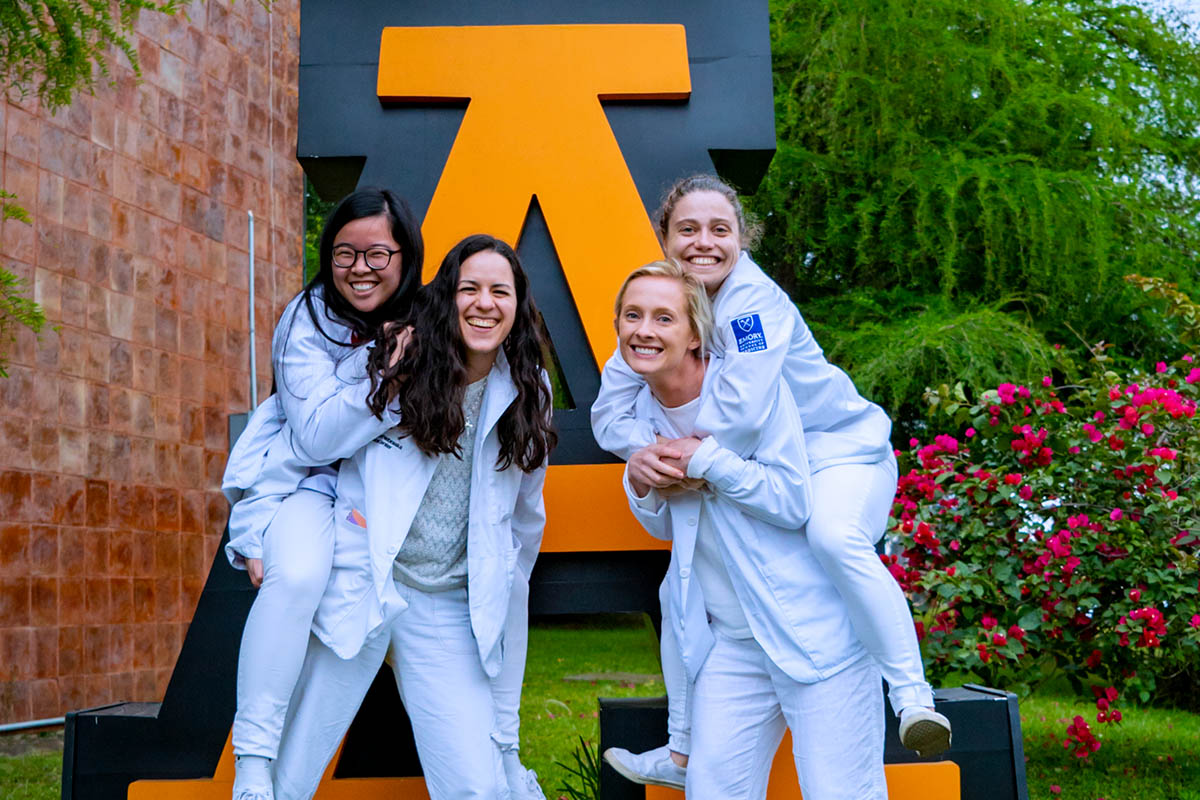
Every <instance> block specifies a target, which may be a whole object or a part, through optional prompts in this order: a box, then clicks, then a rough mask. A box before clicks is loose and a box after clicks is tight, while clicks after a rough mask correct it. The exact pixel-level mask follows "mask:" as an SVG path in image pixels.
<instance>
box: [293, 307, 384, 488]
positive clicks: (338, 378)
mask: <svg viewBox="0 0 1200 800" xmlns="http://www.w3.org/2000/svg"><path fill="white" fill-rule="evenodd" d="M314 303H317V313H318V314H320V313H322V306H321V304H320V303H319V301H318V300H314ZM328 324H329V326H330V327H332V323H328ZM272 350H273V352H274V354H275V373H276V384H277V389H278V394H279V400H280V403H281V404H282V405H283V410H284V414H285V415H286V417H287V420H288V423H289V424H290V425H291V428H292V431H293V433H294V435H295V439H296V443H297V444H298V445H299V448H300V449H302V450H303V451H305V452H306V453H307V454H308V455H309V456H311V457H312V458H313V459H316V460H317V461H318V463H320V464H329V463H332V462H334V461H337V460H338V459H339V458H347V457H349V456H351V455H353V454H354V453H355V452H356V451H357V450H358V449H359V448H360V447H362V446H363V445H365V444H366V443H367V442H369V441H371V440H372V439H374V438H375V437H376V436H378V435H379V434H381V433H383V432H385V431H387V430H388V429H389V428H392V427H394V426H395V425H396V424H398V423H399V421H400V419H399V415H398V414H397V413H396V412H395V411H393V410H387V411H385V412H384V414H383V419H378V418H376V417H375V415H374V414H372V413H371V411H370V409H368V408H367V395H369V394H370V391H371V382H370V381H369V380H367V377H366V374H367V355H368V348H367V347H365V346H361V347H357V348H355V349H353V350H352V351H350V352H349V354H348V355H347V354H345V353H344V352H343V353H342V354H339V353H337V352H336V351H335V349H334V348H333V347H332V345H331V343H330V342H328V340H326V339H325V336H324V335H323V334H322V333H321V331H320V330H318V329H317V326H316V325H315V324H314V323H313V321H312V318H311V317H310V316H309V313H308V308H307V307H306V306H305V304H304V302H303V300H297V301H294V302H293V304H292V305H291V306H289V307H288V310H287V311H286V312H285V313H284V317H283V319H281V320H280V322H279V325H278V326H277V327H276V329H275V342H274V346H273V348H272Z"/></svg>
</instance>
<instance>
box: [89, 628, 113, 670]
mask: <svg viewBox="0 0 1200 800" xmlns="http://www.w3.org/2000/svg"><path fill="white" fill-rule="evenodd" d="M108 630H109V627H108V626H107V625H86V626H84V628H83V667H84V671H85V672H92V671H101V670H103V671H107V667H108V660H109V635H108Z"/></svg>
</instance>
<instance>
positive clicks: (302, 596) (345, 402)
mask: <svg viewBox="0 0 1200 800" xmlns="http://www.w3.org/2000/svg"><path fill="white" fill-rule="evenodd" d="M423 258H424V245H423V243H422V239H421V231H420V226H419V225H418V222H417V219H416V217H415V216H414V215H413V213H412V211H411V210H409V207H408V205H407V204H406V203H405V202H404V201H403V200H402V199H400V198H399V197H397V196H396V195H395V194H394V193H393V192H391V191H389V190H387V189H380V188H374V187H371V188H364V189H360V190H359V191H356V192H354V193H353V194H350V195H348V196H346V197H345V198H344V199H343V200H342V201H341V202H340V203H339V204H338V205H337V207H336V208H334V210H333V212H332V213H331V214H330V216H329V219H328V220H327V222H326V223H325V228H324V231H323V233H322V235H321V242H320V269H319V271H318V273H317V275H316V276H315V277H314V278H313V279H312V280H311V281H310V282H309V283H308V284H307V285H306V286H305V287H304V288H303V290H301V292H300V293H299V294H298V295H297V296H296V297H295V298H294V299H293V300H292V301H291V302H290V303H289V304H288V306H287V308H286V309H285V310H284V312H283V315H282V317H281V319H280V321H279V324H278V325H277V326H276V329H275V335H274V340H273V342H272V366H273V369H274V376H275V385H276V388H277V390H278V391H277V392H276V393H275V394H273V395H272V396H271V397H270V398H268V399H267V400H266V401H265V402H264V403H263V404H262V405H261V406H260V407H259V408H258V409H257V410H256V411H255V414H254V415H253V417H252V419H251V423H250V425H249V426H248V428H247V431H246V432H245V433H244V434H243V435H242V437H241V438H239V441H238V445H237V446H235V448H234V450H233V452H232V453H230V457H229V463H228V466H227V468H226V475H225V481H224V483H225V485H226V487H227V488H229V489H232V490H234V495H235V497H236V496H241V497H242V498H243V499H241V500H240V501H239V502H238V503H236V504H235V506H234V509H233V511H232V513H231V514H230V520H229V532H230V542H229V545H228V546H227V550H226V552H227V555H228V556H229V558H230V560H231V561H232V562H233V563H234V565H235V566H237V567H241V568H245V569H246V570H247V571H248V572H249V574H250V580H251V582H252V583H254V585H255V586H260V588H259V592H258V595H257V597H256V598H255V600H254V605H253V606H252V608H251V610H250V615H249V617H248V618H247V620H246V627H245V630H244V633H243V635H242V645H241V652H240V654H239V660H238V686H237V690H238V691H237V698H238V704H237V712H236V714H235V716H234V722H233V748H234V753H235V754H236V755H237V757H238V758H237V762H236V763H237V769H236V780H235V783H234V789H233V797H234V800H254V799H256V798H257V799H258V800H269V798H270V796H271V794H270V793H271V777H270V762H271V759H273V758H275V756H276V752H277V750H278V747H279V735H280V729H281V728H282V725H283V717H284V714H285V712H286V710H287V703H288V698H289V697H290V696H291V694H292V691H293V689H294V688H295V685H296V678H297V677H298V676H299V674H300V667H301V664H302V663H303V659H304V649H305V646H306V645H307V642H308V634H309V629H310V627H311V626H312V618H313V613H314V612H315V611H316V608H317V602H318V601H319V600H320V597H321V593H322V591H323V590H324V588H325V583H326V581H327V579H328V577H329V570H330V567H331V563H332V558H333V524H332V520H333V498H334V495H335V481H336V477H337V473H336V470H335V469H334V468H333V467H332V466H328V465H330V464H332V463H333V462H335V461H337V460H338V459H339V458H343V457H345V456H348V455H351V454H353V453H354V451H355V450H357V449H358V448H359V447H361V446H362V445H363V444H365V443H367V442H369V441H370V440H371V439H372V438H374V437H375V436H377V435H378V434H379V433H382V432H383V431H384V430H386V429H387V428H388V427H389V426H390V425H391V424H394V422H395V419H394V418H389V419H384V420H381V419H379V418H378V417H376V416H375V415H373V414H372V413H371V412H370V411H369V410H368V408H367V405H366V391H365V389H366V387H365V386H363V387H362V388H357V387H356V386H355V385H354V381H353V377H354V376H355V375H358V376H361V375H363V374H364V370H365V363H366V356H367V352H366V348H364V347H359V345H360V344H361V343H363V342H365V341H369V340H371V339H373V338H374V337H375V335H376V333H377V332H378V330H379V328H380V326H381V325H382V324H383V323H384V322H386V321H389V320H394V319H397V318H400V317H404V316H407V315H408V313H409V310H410V307H411V304H412V301H413V299H414V297H415V296H416V294H417V290H418V288H419V287H420V272H421V262H422V259H423ZM277 431H284V432H285V433H284V435H282V436H281V435H279V434H278V433H277ZM264 450H265V452H264ZM296 451H300V452H303V453H305V454H306V456H305V459H304V463H303V464H300V463H298V462H294V460H293V458H292V454H293V453H294V452H296ZM309 465H326V466H312V467H310V466H309Z"/></svg>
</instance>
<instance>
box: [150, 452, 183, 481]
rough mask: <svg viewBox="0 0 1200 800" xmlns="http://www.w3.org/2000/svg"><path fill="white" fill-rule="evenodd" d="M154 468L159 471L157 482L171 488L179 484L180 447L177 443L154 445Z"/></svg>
mask: <svg viewBox="0 0 1200 800" xmlns="http://www.w3.org/2000/svg"><path fill="white" fill-rule="evenodd" d="M154 466H155V469H156V470H157V474H156V477H157V479H158V480H157V482H158V483H160V484H167V485H169V486H174V485H177V484H178V482H179V445H178V444H177V443H175V442H156V443H155V445H154Z"/></svg>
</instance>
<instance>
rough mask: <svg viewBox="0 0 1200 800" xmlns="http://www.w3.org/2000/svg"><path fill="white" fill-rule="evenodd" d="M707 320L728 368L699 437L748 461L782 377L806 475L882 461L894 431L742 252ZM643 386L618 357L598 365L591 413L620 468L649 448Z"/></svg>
mask: <svg viewBox="0 0 1200 800" xmlns="http://www.w3.org/2000/svg"><path fill="white" fill-rule="evenodd" d="M713 314H714V319H715V322H716V336H715V339H714V342H713V344H712V349H713V351H714V352H717V353H719V354H721V355H723V356H724V357H725V359H726V362H727V363H726V366H725V368H724V369H723V370H722V374H721V376H720V377H719V378H718V379H717V380H716V381H715V382H714V384H713V386H712V387H711V390H710V391H709V393H708V396H707V397H706V398H705V399H704V401H703V404H702V405H701V407H700V411H699V415H698V416H697V419H696V429H697V430H698V431H702V432H704V433H710V434H712V435H714V436H716V437H717V438H718V439H719V440H720V441H721V443H722V444H723V445H724V446H725V447H727V448H729V449H730V450H733V451H734V452H735V453H740V454H742V455H746V454H747V453H748V452H749V449H750V448H752V447H753V445H754V443H755V442H756V441H757V439H758V433H759V431H760V430H761V429H762V427H763V425H764V424H765V422H766V419H767V417H768V416H769V415H770V413H771V409H772V407H773V405H774V403H775V401H774V391H775V390H774V385H775V383H776V382H777V380H778V378H779V377H780V376H781V375H782V377H783V378H784V380H785V381H786V382H787V384H788V388H789V389H790V390H791V394H792V397H794V398H795V401H796V406H797V408H798V409H799V412H800V419H801V421H802V422H803V424H804V435H805V437H806V440H805V443H806V445H807V448H808V458H809V463H810V467H811V470H812V471H813V472H818V471H820V470H822V469H825V468H826V467H831V466H835V465H837V464H874V463H877V462H879V461H882V460H884V459H886V458H887V457H888V454H889V453H890V451H891V444H890V442H889V437H890V436H891V430H892V423H891V420H890V419H888V416H887V414H885V413H884V411H883V409H881V408H880V407H879V406H877V405H875V404H874V403H871V402H869V401H868V400H866V399H864V398H863V397H862V396H861V395H860V394H859V393H858V390H857V389H855V388H854V383H853V382H852V381H851V380H850V378H849V376H847V375H846V373H845V372H843V371H842V370H840V369H838V368H837V367H835V366H833V365H832V364H830V363H829V362H828V361H826V360H825V355H824V353H822V352H821V348H820V346H819V345H818V344H817V342H816V340H815V339H813V336H812V333H811V332H810V331H809V329H808V326H807V325H805V324H804V319H803V318H802V317H801V316H800V312H799V311H797V310H796V305H795V303H793V302H792V301H791V298H789V297H788V296H787V294H786V293H785V292H784V291H783V290H782V289H781V288H779V285H778V284H776V283H775V282H774V281H773V280H771V279H770V278H769V277H768V276H767V275H766V274H765V273H764V272H763V271H762V270H761V269H759V267H758V265H757V264H755V263H754V262H753V261H752V260H751V259H750V256H749V255H748V254H747V253H744V252H743V253H742V255H741V258H739V259H738V262H737V264H735V265H734V267H733V270H732V271H731V272H730V273H729V276H728V277H727V278H726V279H725V282H724V283H723V284H722V285H721V288H720V290H719V291H718V292H717V295H716V297H714V298H713ZM742 326H744V327H742ZM642 386H644V382H643V381H642V379H641V378H640V377H639V376H638V375H637V373H635V372H634V371H633V370H631V369H630V368H629V366H628V365H627V364H626V363H625V361H624V359H622V358H621V355H620V351H618V352H616V353H614V354H613V356H612V358H610V359H609V360H608V363H607V364H605V366H604V372H603V375H602V379H601V385H600V394H599V396H598V397H597V398H596V402H595V403H594V404H593V405H592V431H593V433H594V434H595V436H596V441H597V442H598V443H599V444H600V446H601V447H603V448H604V449H605V450H608V451H609V452H611V453H615V454H616V455H618V456H620V457H621V458H624V459H626V460H628V458H629V456H630V455H631V454H632V453H633V452H634V451H635V450H638V449H640V448H641V447H643V446H645V445H647V444H650V443H651V442H653V441H654V436H653V432H652V431H651V430H650V429H649V427H648V426H647V425H646V424H645V421H644V420H635V419H634V418H633V416H632V414H631V409H632V408H633V404H634V397H635V396H636V395H637V393H638V390H639V389H640V388H641V387H642Z"/></svg>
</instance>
